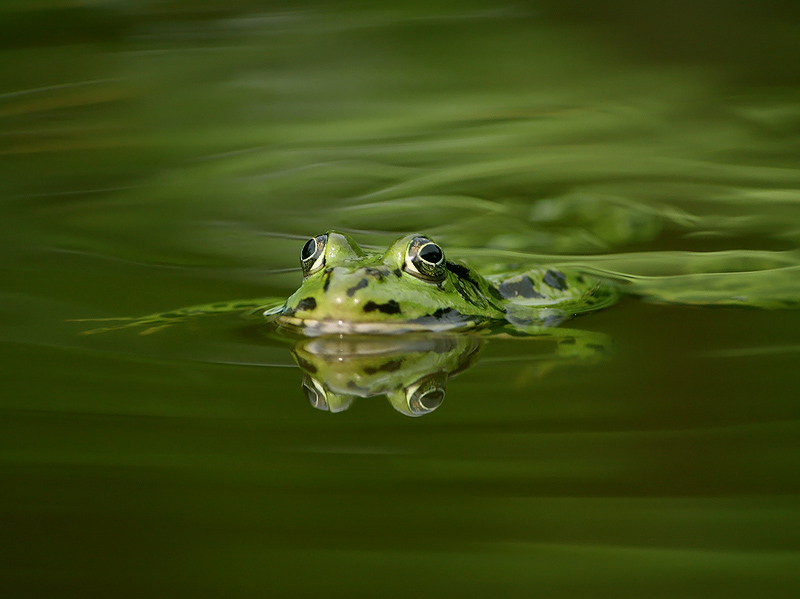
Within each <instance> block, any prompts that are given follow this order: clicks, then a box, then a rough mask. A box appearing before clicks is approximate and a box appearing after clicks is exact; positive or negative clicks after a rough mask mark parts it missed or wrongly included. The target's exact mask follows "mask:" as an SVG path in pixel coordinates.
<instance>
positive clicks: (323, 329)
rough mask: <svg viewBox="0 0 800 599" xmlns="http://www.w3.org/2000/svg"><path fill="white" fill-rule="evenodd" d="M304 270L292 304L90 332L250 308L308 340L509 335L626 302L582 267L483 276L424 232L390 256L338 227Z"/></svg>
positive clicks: (312, 251) (221, 307) (304, 257)
mask: <svg viewBox="0 0 800 599" xmlns="http://www.w3.org/2000/svg"><path fill="white" fill-rule="evenodd" d="M300 264H301V269H302V274H303V280H302V282H301V284H300V286H299V287H298V288H297V290H296V291H295V292H294V293H292V294H291V295H290V296H289V297H288V299H286V300H285V301H282V300H280V299H278V298H257V299H252V300H239V301H234V302H219V303H215V304H204V305H199V306H190V307H188V308H181V309H178V310H173V311H170V312H162V313H157V314H151V315H148V316H144V317H140V318H132V319H125V320H128V322H127V323H125V324H121V325H116V326H112V327H106V328H99V329H93V330H92V331H87V332H88V333H94V332H101V331H107V330H110V329H117V328H126V327H145V328H144V330H143V331H142V332H143V334H150V333H153V332H155V331H157V330H160V329H162V328H164V327H167V326H171V325H174V324H176V323H178V322H182V321H186V320H190V319H193V318H197V317H200V316H204V315H210V314H220V313H229V312H241V313H243V314H244V315H246V316H249V317H257V318H261V319H262V320H264V321H266V322H270V323H273V324H274V325H275V326H276V327H278V328H280V329H284V330H287V331H292V332H294V333H299V334H301V335H305V336H318V335H330V334H338V335H352V334H358V335H365V334H366V335H373V334H380V335H394V334H403V333H411V332H420V331H428V332H443V331H466V330H481V329H482V330H484V331H487V330H496V327H497V325H502V328H503V331H502V332H503V333H505V334H517V335H526V334H530V335H542V334H545V331H552V329H553V327H555V326H556V325H558V324H560V323H561V322H563V321H564V320H565V319H567V318H571V317H573V316H577V315H580V314H585V313H588V312H592V311H595V310H599V309H602V308H605V307H608V306H610V305H612V304H614V303H615V302H616V301H617V300H618V298H619V296H620V291H619V289H618V287H617V286H616V285H615V284H613V283H611V282H608V281H604V280H602V279H600V278H597V277H594V276H591V275H588V274H585V273H583V272H580V271H577V270H575V271H572V270H564V269H557V268H547V267H541V268H534V269H529V270H525V271H523V272H515V273H513V274H511V275H508V274H504V273H492V274H487V275H483V274H481V273H479V272H478V271H477V270H475V269H473V268H471V267H470V266H469V265H467V264H466V263H464V262H461V261H457V260H451V259H448V258H446V257H445V253H444V249H443V248H442V246H440V245H439V244H438V243H436V242H435V241H433V240H432V239H431V238H430V237H428V236H426V235H423V234H409V235H406V236H403V237H401V238H400V239H398V240H397V241H395V242H394V243H393V244H392V245H390V246H389V247H388V249H386V251H385V252H383V253H381V252H374V251H367V250H365V249H363V248H361V247H360V246H359V245H358V243H357V242H356V241H355V240H354V239H353V238H352V237H351V236H350V235H348V234H347V233H343V232H340V231H335V230H331V231H328V232H326V233H323V234H321V235H316V236H314V237H312V238H310V239H309V240H308V241H307V242H306V243H305V244H304V245H303V247H302V249H301V252H300ZM109 320H116V319H109ZM493 327H494V329H493ZM547 334H550V335H553V334H557V333H552V332H550V333H547Z"/></svg>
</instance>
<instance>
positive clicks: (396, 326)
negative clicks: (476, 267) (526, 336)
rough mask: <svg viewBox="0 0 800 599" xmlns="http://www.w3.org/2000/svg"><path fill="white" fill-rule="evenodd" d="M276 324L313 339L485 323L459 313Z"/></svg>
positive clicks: (285, 318)
mask: <svg viewBox="0 0 800 599" xmlns="http://www.w3.org/2000/svg"><path fill="white" fill-rule="evenodd" d="M275 322H276V323H277V324H278V326H281V327H285V328H289V329H296V330H300V331H302V332H303V333H304V334H306V335H309V336H314V337H316V336H318V335H399V334H402V333H412V332H420V331H430V332H441V331H452V330H456V329H473V328H475V327H477V326H478V325H479V324H481V320H480V319H477V318H474V317H469V316H464V315H462V314H458V315H457V317H456V316H451V317H450V318H441V317H434V316H423V317H421V318H415V319H412V320H405V321H397V322H359V321H352V320H338V319H315V318H298V317H297V316H291V315H285V314H284V315H281V316H279V317H278V318H277V319H276V320H275Z"/></svg>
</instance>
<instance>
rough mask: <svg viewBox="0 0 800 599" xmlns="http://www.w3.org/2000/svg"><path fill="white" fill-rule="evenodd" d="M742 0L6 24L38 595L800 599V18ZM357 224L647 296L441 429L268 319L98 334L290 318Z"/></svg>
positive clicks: (12, 530) (523, 365)
mask: <svg viewBox="0 0 800 599" xmlns="http://www.w3.org/2000/svg"><path fill="white" fill-rule="evenodd" d="M717 4H720V6H721V3H716V4H715V3H712V4H711V5H709V6H710V8H708V9H707V10H704V9H691V10H689V9H687V10H688V13H686V14H682V13H680V11H673V10H671V9H667V8H662V9H658V10H654V11H653V12H652V13H651V12H649V11H647V10H645V9H641V8H635V9H634V8H633V5H631V6H628V8H629V9H630V10H628V11H623V10H621V9H619V10H618V9H612V8H605V9H603V8H600V7H597V6H595V7H588V6H585V5H584V4H581V3H571V4H570V5H569V6H567V7H566V8H565V7H563V6H560V7H556V6H551V5H549V4H547V3H541V4H539V5H537V6H535V7H532V8H530V9H528V8H523V7H520V6H519V5H513V6H507V7H501V8H497V7H495V6H494V5H492V6H483V7H482V6H475V7H474V8H464V7H460V6H449V5H447V4H445V3H442V4H438V5H434V6H431V7H422V6H419V7H416V8H408V9H392V10H387V9H380V8H371V7H367V6H361V7H359V8H354V7H348V8H347V9H345V8H332V7H330V6H326V7H319V6H316V5H311V4H308V5H305V6H304V7H303V8H302V9H298V8H297V7H296V6H287V7H286V8H285V9H282V10H276V9H273V8H269V9H266V8H264V7H263V6H259V5H258V4H257V3H249V4H248V6H247V7H246V8H241V9H237V10H235V11H234V10H232V9H229V8H225V7H223V6H222V5H221V4H220V5H217V3H215V2H206V3H203V6H202V7H198V6H194V5H192V4H189V3H182V2H169V3H155V4H153V5H152V6H149V7H144V6H142V7H138V6H133V5H131V6H120V5H118V4H113V3H108V4H103V3H98V4H97V5H94V4H93V5H87V7H85V8H76V7H74V6H73V5H72V3H67V2H50V3H42V5H41V7H40V8H37V7H34V8H31V7H29V6H28V5H26V4H23V3H10V4H9V5H8V7H6V8H3V9H0V20H2V22H3V25H2V28H3V29H2V31H4V32H6V33H7V34H8V35H3V36H2V37H3V39H4V40H5V41H4V42H0V45H1V46H2V49H1V50H0V52H2V64H3V69H2V72H1V74H0V123H2V125H1V128H2V135H0V154H2V159H0V200H1V203H0V252H2V257H3V260H2V267H0V268H2V281H3V284H2V288H0V364H2V373H3V392H2V393H0V481H2V482H0V531H2V532H1V533H0V534H1V535H2V538H3V540H4V542H3V543H2V549H0V557H1V558H2V559H0V564H2V565H0V579H2V581H3V586H4V588H6V589H9V591H7V592H10V593H11V595H13V596H15V597H21V596H47V595H56V594H57V595H58V596H81V597H86V596H98V597H103V596H117V597H121V596H130V597H139V596H144V595H147V596H151V597H160V596H174V595H175V594H176V593H178V594H184V595H187V594H188V595H191V596H208V597H219V596H232V597H238V596H241V597H250V596H264V595H275V596H290V597H295V596H296V597H304V596H311V595H313V596H348V597H361V596H364V597H367V596H369V597H375V596H405V595H413V596H417V597H419V596H441V595H443V594H447V595H451V594H454V593H457V594H459V595H463V596H484V595H488V594H489V593H492V594H500V595H503V596H512V597H516V596H520V597H521V596H530V595H532V594H534V593H535V594H539V595H542V596H553V597H616V598H618V597H643V596H647V597H704V598H708V597H725V598H730V597H752V596H769V597H795V596H797V593H798V591H800V575H798V572H800V551H799V550H800V500H799V499H798V493H799V492H800V483H799V482H798V481H800V477H799V476H798V475H799V474H800V449H798V443H797V440H798V438H800V403H798V399H797V397H798V392H797V390H798V389H799V388H800V342H798V338H799V337H798V333H800V312H798V311H797V310H795V309H792V306H791V303H792V301H796V300H798V299H800V295H798V284H799V283H798V281H800V277H798V276H797V271H796V268H797V265H798V241H799V238H800V144H799V143H798V140H799V139H800V89H799V88H798V87H797V85H796V81H797V75H798V72H797V71H798V65H797V64H796V62H797V61H796V60H794V56H796V55H797V50H798V48H797V42H796V40H797V39H800V36H798V24H797V23H798V22H797V16H798V15H797V13H796V9H794V8H793V5H789V4H788V3H787V6H785V7H782V6H781V5H780V3H772V4H770V6H769V9H768V10H762V9H761V8H758V9H756V8H755V7H752V6H750V4H748V3H738V4H735V5H734V7H733V8H729V7H728V5H727V4H726V5H725V11H724V12H725V16H724V18H722V17H721V16H720V15H719V14H717V13H715V12H714V10H716V9H720V10H721V8H720V7H719V6H716V5H717ZM37 6H38V5H37ZM770 11H773V12H770ZM700 23H705V24H706V25H705V27H701V25H700ZM741 36H750V37H749V38H748V39H751V40H752V42H750V43H747V44H745V43H744V42H740V43H734V42H737V41H739V40H741V39H742V38H741ZM328 229H340V230H345V231H349V232H351V233H352V234H353V235H354V236H355V237H356V238H357V239H358V240H359V242H363V243H364V244H365V245H367V246H370V247H376V248H377V247H385V246H386V245H387V244H388V243H391V242H392V241H393V240H394V239H396V238H397V237H399V236H401V235H402V234H405V233H406V232H409V231H420V232H425V233H428V234H430V235H431V236H434V237H435V238H436V239H437V240H438V241H440V242H441V243H442V245H443V246H444V247H445V249H446V251H447V253H448V256H452V257H456V258H463V259H467V260H469V261H470V262H471V263H473V264H475V265H476V266H480V267H482V268H487V269H491V268H508V267H509V265H514V264H518V263H519V262H520V261H522V262H525V263H527V262H528V261H530V263H532V264H545V263H547V264H549V263H553V264H577V265H583V266H585V267H587V268H590V269H594V270H596V271H598V272H603V273H606V274H607V275H609V276H611V275H616V276H618V277H619V278H620V280H627V281H629V284H631V285H638V286H639V287H637V293H636V295H639V296H644V299H637V298H635V297H626V298H624V299H623V300H622V301H621V302H620V303H619V304H618V305H617V306H614V307H613V308H610V309H607V310H605V311H602V312H598V313H596V314H592V315H589V316H584V317H581V318H579V319H576V320H574V321H572V322H570V323H568V326H570V327H573V328H577V329H581V330H586V331H594V332H598V333H603V334H605V335H608V336H609V337H610V338H611V339H613V343H614V352H613V355H611V356H610V357H609V358H608V359H607V360H605V361H602V362H600V363H592V364H579V363H577V364H576V363H570V364H559V363H558V361H557V360H556V361H554V360H553V354H552V348H550V347H549V346H548V345H547V344H546V343H540V342H536V341H525V340H490V341H489V343H488V344H487V345H486V347H485V348H484V349H483V351H482V353H481V355H480V356H479V358H478V360H477V361H476V363H475V364H474V366H473V367H472V368H469V369H467V370H465V371H464V372H461V373H460V374H458V376H456V377H454V378H452V380H450V381H449V383H448V387H447V395H446V398H445V400H444V402H443V403H442V405H441V406H440V407H439V408H438V409H437V410H436V411H435V412H433V413H431V414H429V415H427V416H424V417H421V418H414V419H412V418H407V417H405V416H403V415H401V414H399V413H397V412H396V411H395V410H393V409H392V408H391V406H390V405H389V403H388V402H387V401H385V400H384V399H381V398H368V399H367V398H364V399H358V400H356V401H355V402H354V403H353V404H352V406H351V407H350V408H349V409H348V410H346V411H344V412H342V413H339V414H331V413H328V412H322V411H318V410H315V409H313V408H312V407H311V406H310V405H309V403H308V401H307V399H306V398H305V396H304V394H303V393H302V391H301V389H300V381H301V373H300V371H299V369H298V368H297V367H296V365H295V363H294V361H293V359H292V356H291V354H290V353H289V350H288V346H287V344H286V343H282V342H280V341H277V340H274V339H270V338H269V337H268V336H266V335H262V334H259V333H257V332H254V329H253V323H252V322H251V321H243V320H240V319H238V318H236V317H234V316H220V317H213V318H209V319H205V320H203V319H201V320H199V321H197V322H189V323H184V324H180V325H176V326H174V327H171V328H169V329H164V330H162V331H159V332H157V333H153V334H151V335H139V334H138V333H139V331H137V330H135V329H121V330H118V331H110V332H108V333H103V334H97V335H89V336H86V335H81V333H82V332H84V331H86V330H87V329H88V328H91V326H93V325H91V324H88V323H80V322H72V321H71V320H72V319H81V318H104V317H113V316H131V315H142V314H149V313H153V312H160V311H164V310H169V309H172V308H175V307H178V306H184V305H192V304H200V303H206V302H215V301H221V300H230V299H236V298H248V297H259V296H278V297H286V296H287V295H288V294H289V293H291V292H292V291H293V290H294V289H295V288H296V287H297V285H298V284H299V281H300V278H301V275H300V271H299V267H298V266H299V265H298V255H299V251H300V248H301V247H302V245H303V243H304V242H305V239H306V238H307V237H309V236H311V235H315V234H318V233H321V232H323V231H326V230H328ZM687 252H691V253H687ZM707 252H714V253H707ZM715 252H724V253H723V254H717V253H715ZM730 272H734V273H741V275H737V276H736V277H734V279H729V278H725V281H726V284H727V282H728V281H730V280H733V281H734V283H735V285H734V287H736V286H738V287H736V289H737V290H733V289H734V287H731V288H730V289H728V288H725V287H724V286H723V287H722V288H723V291H722V292H720V291H719V287H714V286H713V285H712V284H711V283H710V282H709V281H711V280H712V279H713V278H714V276H717V277H719V276H720V274H719V273H730ZM709 273H716V275H714V274H711V275H710V274H709ZM754 280H755V281H756V282H755V283H753V281H754ZM740 283H741V285H740ZM748 285H749V287H748ZM742 286H744V287H742ZM742 288H746V289H747V290H748V293H750V294H751V299H753V298H757V299H758V302H760V303H761V304H763V305H768V307H769V308H770V309H758V308H742V307H739V308H736V307H727V306H713V307H712V306H708V305H687V303H688V304H709V303H712V304H720V303H722V304H725V303H734V304H735V303H736V301H727V302H726V301H722V300H723V299H725V298H728V299H730V298H731V297H739V296H740V295H741V293H742V292H741V289H742ZM676 289H677V291H675V290H676ZM658 300H661V301H658ZM664 300H671V301H672V302H675V303H670V302H669V301H664ZM753 301H755V299H753ZM775 308H780V309H775Z"/></svg>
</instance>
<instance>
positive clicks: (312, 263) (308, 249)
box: [300, 235, 328, 277]
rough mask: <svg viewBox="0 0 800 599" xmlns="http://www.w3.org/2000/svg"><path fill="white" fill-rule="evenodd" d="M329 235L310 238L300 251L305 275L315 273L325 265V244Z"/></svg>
mask: <svg viewBox="0 0 800 599" xmlns="http://www.w3.org/2000/svg"><path fill="white" fill-rule="evenodd" d="M327 243H328V236H327V235H317V236H316V237H312V238H311V239H309V240H308V241H307V242H306V244H305V245H304V246H303V250H302V251H301V252H300V263H301V264H302V265H303V276H304V277H307V276H308V275H313V274H314V273H315V272H317V271H318V270H319V269H320V268H322V267H323V266H325V244H327Z"/></svg>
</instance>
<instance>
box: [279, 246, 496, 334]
mask: <svg viewBox="0 0 800 599" xmlns="http://www.w3.org/2000/svg"><path fill="white" fill-rule="evenodd" d="M300 259H301V264H302V267H303V283H302V285H301V286H300V288H299V289H298V290H297V291H296V292H295V293H294V294H292V295H291V296H290V297H289V299H288V300H287V301H286V304H285V305H284V306H283V307H282V308H281V310H280V313H278V314H276V316H277V321H278V323H279V324H281V325H283V326H287V327H297V328H302V329H303V330H304V332H306V333H307V334H311V335H318V334H328V333H399V332H407V331H415V330H427V331H431V330H447V329H452V328H464V327H470V326H475V325H476V324H478V323H481V322H485V321H488V320H492V319H502V318H504V314H505V311H504V308H503V307H502V305H501V303H502V298H501V297H500V296H499V295H498V294H497V291H496V288H495V287H494V286H493V285H491V284H490V283H488V282H487V281H486V280H485V279H484V278H483V277H481V276H480V275H479V274H478V273H476V272H474V271H473V270H471V269H470V268H468V267H467V266H465V265H463V264H460V263H457V262H452V261H448V260H446V259H445V255H444V251H443V250H442V248H441V247H440V246H439V245H438V244H436V243H435V242H434V241H432V240H431V239H429V238H427V237H425V236H423V235H408V236H406V237H403V238H401V239H399V240H398V241H396V242H395V243H394V244H392V245H391V246H390V247H389V249H387V250H386V252H385V253H383V254H380V253H372V252H367V251H365V250H363V249H362V248H360V247H359V246H358V244H357V243H356V242H355V241H354V240H353V239H352V238H351V237H350V236H348V235H346V234H344V233H339V232H336V231H329V232H328V233H325V234H323V235H318V236H316V237H314V238H312V239H309V240H308V242H307V243H306V244H305V246H304V247H303V249H302V252H301V256H300Z"/></svg>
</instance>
